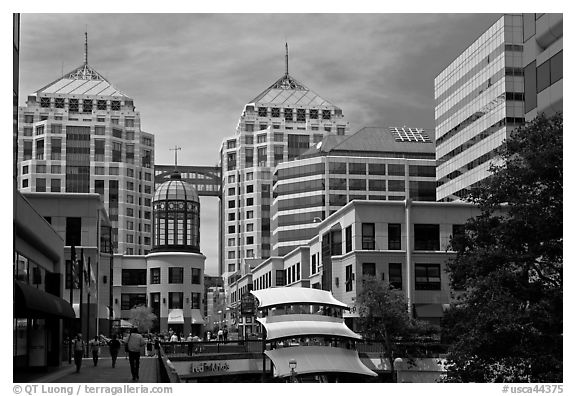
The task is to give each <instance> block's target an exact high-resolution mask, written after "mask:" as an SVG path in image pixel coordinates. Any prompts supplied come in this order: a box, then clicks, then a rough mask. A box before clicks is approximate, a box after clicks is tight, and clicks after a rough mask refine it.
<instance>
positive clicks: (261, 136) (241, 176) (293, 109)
mask: <svg viewBox="0 0 576 396" xmlns="http://www.w3.org/2000/svg"><path fill="white" fill-rule="evenodd" d="M286 51H287V48H286ZM348 129H349V126H348V123H347V122H346V120H345V119H344V116H343V114H342V110H341V109H340V108H338V107H337V106H335V105H333V104H332V103H330V102H329V101H327V100H325V99H324V98H322V97H321V96H319V95H318V94H316V93H315V92H313V91H312V90H310V89H309V88H307V87H306V86H304V85H303V84H302V83H300V82H298V81H297V80H295V79H294V78H293V77H292V76H290V75H289V74H288V53H286V72H285V74H284V75H283V76H282V77H281V78H280V79H278V80H277V81H276V82H274V84H272V85H271V86H270V87H268V88H267V89H266V90H264V91H263V92H262V93H260V94H259V95H258V96H256V97H255V98H254V99H253V100H251V101H249V102H248V103H247V104H246V105H245V106H244V109H243V111H242V114H241V116H240V119H239V121H238V126H237V128H236V133H235V134H234V135H233V136H230V137H228V138H226V139H224V141H223V143H222V147H221V151H220V155H221V166H222V209H221V214H220V215H221V226H222V227H223V230H222V232H221V239H222V240H221V244H222V255H223V257H222V260H221V268H220V274H221V275H224V278H225V279H226V278H227V276H228V274H231V273H234V272H236V271H238V270H239V269H240V266H241V264H242V262H243V260H244V259H250V258H267V257H269V256H270V255H271V252H272V246H271V232H270V217H271V214H270V206H271V201H272V199H271V194H272V177H273V169H274V167H275V166H276V165H278V164H279V163H282V162H284V161H288V160H293V159H295V158H296V157H297V156H298V155H300V154H302V153H303V152H305V151H306V150H308V149H309V147H311V146H312V145H313V144H315V143H318V142H320V141H321V140H322V139H323V138H324V136H326V135H345V134H347V133H348ZM224 286H225V287H226V285H224Z"/></svg>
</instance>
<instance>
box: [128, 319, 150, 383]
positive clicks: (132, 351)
mask: <svg viewBox="0 0 576 396" xmlns="http://www.w3.org/2000/svg"><path fill="white" fill-rule="evenodd" d="M144 345H146V342H145V341H144V337H142V335H141V334H140V333H138V329H137V328H133V329H132V332H131V333H130V335H129V336H128V344H127V349H128V359H129V360H130V372H131V373H132V380H133V381H138V380H139V379H140V378H139V371H140V351H141V350H142V347H144Z"/></svg>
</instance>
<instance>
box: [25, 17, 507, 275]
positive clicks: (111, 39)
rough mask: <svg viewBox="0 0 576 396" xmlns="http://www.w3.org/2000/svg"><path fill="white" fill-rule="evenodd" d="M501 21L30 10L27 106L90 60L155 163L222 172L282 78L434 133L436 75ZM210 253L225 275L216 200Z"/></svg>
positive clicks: (209, 209)
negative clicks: (245, 126) (132, 114)
mask: <svg viewBox="0 0 576 396" xmlns="http://www.w3.org/2000/svg"><path fill="white" fill-rule="evenodd" d="M499 15H500V14H386V13H379V14H22V15H21V42H20V44H21V46H20V104H21V105H24V102H25V100H26V96H27V95H28V94H30V93H32V92H35V91H36V90H38V89H40V88H42V87H43V86H45V85H46V84H48V83H50V82H51V81H53V80H55V79H57V78H59V77H60V76H61V75H62V72H68V71H70V70H72V69H74V68H75V67H76V66H79V65H80V64H81V63H82V62H83V59H84V31H85V30H86V29H87V31H88V41H89V55H88V57H89V59H88V62H89V64H90V65H91V66H92V67H93V68H94V69H95V70H96V71H98V72H99V73H100V74H102V75H103V76H104V77H106V78H107V79H108V80H109V81H110V82H111V83H112V84H113V85H114V86H115V87H116V88H118V89H119V90H121V91H123V92H124V93H125V94H127V95H129V96H131V97H133V98H134V103H135V106H136V110H137V111H139V112H140V116H141V121H142V129H143V130H145V131H146V132H150V133H153V134H155V136H156V147H155V150H156V154H155V155H156V163H157V164H172V163H173V161H174V160H173V152H172V151H169V148H170V147H173V146H174V145H178V146H180V147H181V148H182V150H181V152H180V153H179V160H178V162H179V163H181V164H186V165H216V164H217V163H218V152H219V148H220V143H221V142H222V140H223V139H224V138H225V137H227V136H230V135H233V134H234V132H235V127H236V124H237V122H238V118H239V116H240V113H241V111H242V109H243V106H244V105H245V104H246V103H248V102H249V101H250V100H251V99H253V98H254V97H256V96H257V95H258V94H259V93H260V92H262V91H263V90H264V89H266V88H267V87H268V86H269V85H270V84H272V83H273V82H274V81H275V80H276V79H278V78H279V77H281V76H282V74H283V73H284V51H285V50H284V43H285V42H286V41H287V42H288V45H289V52H290V62H289V63H290V64H289V68H290V74H291V75H292V76H293V77H294V78H296V79H297V80H299V81H300V82H301V83H303V84H304V85H306V86H307V87H308V88H310V89H311V90H313V91H315V92H316V93H318V94H319V95H320V96H322V97H323V98H325V99H326V100H328V101H330V102H332V103H333V104H335V105H336V106H339V107H340V108H342V110H343V113H344V115H345V116H346V118H347V120H348V121H349V122H350V130H351V131H352V132H355V131H357V130H358V129H360V128H362V127H364V126H402V125H406V126H409V127H422V128H425V129H428V130H430V131H433V130H434V77H435V76H436V75H438V74H439V73H440V71H441V70H442V69H443V68H444V67H446V66H447V65H448V64H449V63H450V62H451V61H452V60H453V59H454V58H455V57H456V56H458V55H459V54H460V53H461V52H462V51H463V50H464V49H465V48H466V47H467V46H468V45H469V44H471V43H472V42H473V41H474V40H475V39H476V38H477V37H478V36H479V35H480V34H481V33H482V32H483V31H485V30H486V29H487V28H488V27H489V26H490V25H491V24H492V23H493V22H495V21H496V20H497V19H498V17H499ZM201 205H202V209H201V216H202V224H201V231H202V234H201V249H202V252H203V253H204V254H205V255H206V256H207V260H206V263H207V268H206V272H207V273H209V274H216V273H217V257H218V256H217V252H218V250H217V225H216V219H217V200H216V199H212V198H202V202H201Z"/></svg>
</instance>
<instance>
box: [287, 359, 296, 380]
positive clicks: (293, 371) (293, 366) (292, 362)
mask: <svg viewBox="0 0 576 396" xmlns="http://www.w3.org/2000/svg"><path fill="white" fill-rule="evenodd" d="M296 365H297V362H296V359H290V361H289V362H288V366H289V367H290V382H296Z"/></svg>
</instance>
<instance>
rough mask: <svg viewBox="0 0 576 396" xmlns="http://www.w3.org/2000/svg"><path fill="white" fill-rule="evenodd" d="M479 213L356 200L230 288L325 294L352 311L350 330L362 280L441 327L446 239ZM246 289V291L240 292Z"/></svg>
mask: <svg viewBox="0 0 576 396" xmlns="http://www.w3.org/2000/svg"><path fill="white" fill-rule="evenodd" d="M479 214H480V212H479V209H478V208H476V207H475V206H474V205H472V204H468V203H462V202H451V203H444V202H418V201H411V200H404V201H380V200H373V201H368V200H364V201H361V200H354V201H351V202H349V203H347V204H346V205H345V206H344V207H343V208H341V209H339V210H338V211H336V212H335V213H333V214H331V215H330V216H329V217H328V218H326V219H325V220H323V221H322V222H320V223H318V224H317V225H316V235H315V236H314V237H313V238H311V239H310V240H309V241H307V243H305V244H303V245H302V246H300V247H299V248H297V249H294V250H292V251H291V252H290V253H288V254H286V255H284V256H279V257H270V258H268V259H266V260H264V261H262V262H261V263H260V264H259V265H258V266H256V267H255V268H253V269H252V271H251V273H250V275H251V276H250V277H249V276H248V275H249V274H248V273H247V274H246V275H245V276H244V277H243V278H240V279H237V280H234V281H233V282H231V286H230V287H231V290H237V289H238V287H239V286H240V281H241V279H244V278H246V279H251V280H252V285H248V286H247V289H248V288H252V289H253V290H256V291H257V290H262V289H268V288H274V287H304V288H313V289H323V290H327V291H331V292H332V294H333V295H334V297H335V298H336V299H338V300H339V301H342V302H344V303H345V304H347V305H348V306H349V307H350V308H351V310H350V312H346V313H345V317H346V318H347V319H346V320H347V324H348V325H349V326H350V327H351V328H356V327H355V326H356V319H355V318H357V317H358V316H359V314H358V309H357V307H356V306H355V303H356V298H357V296H358V293H359V292H360V291H361V290H362V280H363V279H366V278H367V277H375V278H376V279H378V280H382V281H386V282H388V283H390V284H391V285H392V286H394V287H395V288H396V289H399V290H402V291H403V293H404V294H405V296H406V299H407V302H408V306H409V310H410V315H412V316H414V317H417V318H420V319H423V320H427V321H429V322H432V323H439V321H440V318H441V317H442V316H443V310H444V308H445V307H446V306H447V304H449V303H450V301H451V292H453V290H451V289H450V284H449V277H448V274H447V273H446V263H447V261H448V260H449V259H451V258H452V257H454V255H455V251H454V247H453V246H452V245H451V240H452V237H457V236H458V235H460V234H461V233H462V232H463V230H464V224H465V223H466V221H467V220H468V219H469V218H471V217H474V216H477V215H479ZM244 286H246V285H244Z"/></svg>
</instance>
